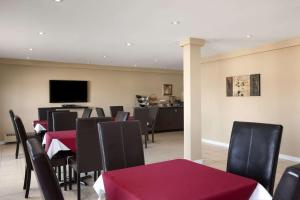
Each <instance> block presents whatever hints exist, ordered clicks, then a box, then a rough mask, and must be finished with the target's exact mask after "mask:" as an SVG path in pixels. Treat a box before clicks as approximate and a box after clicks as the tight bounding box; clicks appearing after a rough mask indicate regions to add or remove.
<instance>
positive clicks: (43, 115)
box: [38, 107, 55, 120]
mask: <svg viewBox="0 0 300 200" xmlns="http://www.w3.org/2000/svg"><path fill="white" fill-rule="evenodd" d="M48 111H55V108H51V107H49V108H46V107H45V108H38V114H39V120H47V119H48V116H47V113H48Z"/></svg>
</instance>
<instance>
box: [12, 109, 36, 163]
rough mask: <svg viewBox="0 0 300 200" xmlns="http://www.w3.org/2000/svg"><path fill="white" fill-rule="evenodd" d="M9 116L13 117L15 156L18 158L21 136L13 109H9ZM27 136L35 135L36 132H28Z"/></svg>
mask: <svg viewBox="0 0 300 200" xmlns="http://www.w3.org/2000/svg"><path fill="white" fill-rule="evenodd" d="M9 116H10V119H11V123H12V125H13V127H14V131H15V135H16V153H15V158H16V159H18V157H19V148H20V142H21V141H20V136H19V134H18V130H17V127H16V124H15V122H14V118H15V113H14V112H13V111H12V110H9ZM26 135H27V137H35V133H34V132H28V133H26Z"/></svg>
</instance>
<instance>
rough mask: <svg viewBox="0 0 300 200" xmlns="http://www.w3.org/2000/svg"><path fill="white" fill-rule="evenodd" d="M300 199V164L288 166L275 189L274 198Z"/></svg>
mask: <svg viewBox="0 0 300 200" xmlns="http://www.w3.org/2000/svg"><path fill="white" fill-rule="evenodd" d="M299 199H300V164H297V165H294V166H290V167H288V168H286V170H285V172H284V174H283V175H282V177H281V179H280V181H279V184H278V186H277V188H276V190H275V193H274V197H273V200H299Z"/></svg>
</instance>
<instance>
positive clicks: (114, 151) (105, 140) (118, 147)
mask: <svg viewBox="0 0 300 200" xmlns="http://www.w3.org/2000/svg"><path fill="white" fill-rule="evenodd" d="M98 132H99V138H100V147H101V154H102V159H103V161H102V164H103V170H104V171H110V170H116V169H122V168H127V167H133V166H139V165H144V164H145V160H144V149H143V143H142V136H141V127H140V122H139V121H136V120H132V121H126V122H102V123H98Z"/></svg>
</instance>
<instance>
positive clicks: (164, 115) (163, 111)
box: [155, 107, 183, 132]
mask: <svg viewBox="0 0 300 200" xmlns="http://www.w3.org/2000/svg"><path fill="white" fill-rule="evenodd" d="M179 130H183V107H160V108H159V110H158V115H157V120H156V125H155V132H167V131H179Z"/></svg>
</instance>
